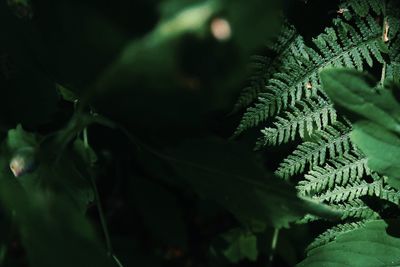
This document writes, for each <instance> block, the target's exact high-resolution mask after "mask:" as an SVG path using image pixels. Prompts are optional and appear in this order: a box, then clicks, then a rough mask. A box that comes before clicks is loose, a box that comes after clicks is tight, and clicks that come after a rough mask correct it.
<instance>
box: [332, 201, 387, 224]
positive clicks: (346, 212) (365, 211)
mask: <svg viewBox="0 0 400 267" xmlns="http://www.w3.org/2000/svg"><path fill="white" fill-rule="evenodd" d="M331 207H332V208H334V209H337V210H340V211H342V213H343V215H342V218H341V219H342V220H346V219H350V218H353V219H371V220H372V219H378V218H380V216H379V214H378V213H377V212H375V211H374V210H372V209H371V208H370V207H368V206H367V205H366V204H365V203H364V202H363V201H362V200H361V199H355V200H352V201H350V202H347V203H343V204H336V205H335V204H334V205H331Z"/></svg>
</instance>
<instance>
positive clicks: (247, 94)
mask: <svg viewBox="0 0 400 267" xmlns="http://www.w3.org/2000/svg"><path fill="white" fill-rule="evenodd" d="M302 43H303V39H302V38H301V37H300V36H299V35H298V34H297V31H296V29H295V28H294V27H293V25H291V24H289V23H288V22H285V23H284V25H283V26H282V29H281V31H280V34H279V35H278V38H277V39H276V40H275V42H272V43H271V44H270V45H268V46H267V48H268V50H270V52H271V53H272V54H274V56H272V57H263V56H253V57H252V62H253V63H252V64H251V65H250V66H251V68H252V70H251V72H252V76H251V77H250V78H249V86H247V87H246V88H245V89H243V90H242V92H241V93H240V96H239V98H238V100H237V102H236V104H235V105H234V108H233V110H232V112H231V113H236V112H238V111H239V110H241V109H242V108H244V107H247V106H248V105H250V104H251V103H253V102H254V101H255V100H256V99H257V97H258V95H259V94H260V93H261V92H263V91H265V89H264V87H265V85H266V82H267V81H268V79H269V78H270V77H271V75H272V74H273V73H274V72H276V71H277V70H278V69H279V68H281V67H282V66H283V63H284V62H285V59H286V58H287V56H288V54H289V53H290V51H291V46H292V45H294V46H298V45H301V44H302Z"/></svg>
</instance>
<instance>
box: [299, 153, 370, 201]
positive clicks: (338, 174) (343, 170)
mask: <svg viewBox="0 0 400 267" xmlns="http://www.w3.org/2000/svg"><path fill="white" fill-rule="evenodd" d="M364 174H370V170H369V168H368V167H367V158H366V157H364V156H362V155H360V154H356V155H355V156H353V155H350V154H347V155H344V156H343V157H340V158H337V159H334V160H330V161H329V163H327V164H326V165H325V166H324V167H320V166H315V167H314V168H313V169H312V170H310V171H309V173H308V174H306V175H305V176H304V179H305V180H302V181H300V182H299V185H298V186H297V190H298V191H299V193H300V194H301V195H307V196H309V195H314V194H316V193H319V192H322V191H324V190H327V189H332V188H333V187H336V188H338V187H337V186H346V185H347V184H349V183H354V182H357V181H359V180H360V179H361V178H362V177H363V176H364ZM357 192H358V191H357ZM332 193H333V194H339V192H332ZM324 198H328V199H332V200H333V199H336V197H333V196H332V195H325V197H324Z"/></svg>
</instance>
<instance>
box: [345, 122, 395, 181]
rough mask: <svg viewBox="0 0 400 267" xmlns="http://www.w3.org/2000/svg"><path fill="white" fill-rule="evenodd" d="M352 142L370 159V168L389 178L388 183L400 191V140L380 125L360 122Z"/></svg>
mask: <svg viewBox="0 0 400 267" xmlns="http://www.w3.org/2000/svg"><path fill="white" fill-rule="evenodd" d="M350 137H351V140H352V141H353V142H354V143H355V144H356V145H357V147H358V148H360V149H361V151H362V152H363V153H364V154H365V155H366V156H367V157H368V166H369V167H370V168H371V169H372V170H375V171H377V172H378V173H380V174H383V175H387V176H388V183H389V184H390V185H391V186H393V187H395V188H397V189H400V138H399V137H398V136H397V135H396V134H394V133H391V132H389V131H387V130H386V129H385V128H383V127H382V126H380V125H377V124H375V123H372V122H366V121H362V122H358V123H356V124H355V125H354V129H353V131H352V132H351V135H350Z"/></svg>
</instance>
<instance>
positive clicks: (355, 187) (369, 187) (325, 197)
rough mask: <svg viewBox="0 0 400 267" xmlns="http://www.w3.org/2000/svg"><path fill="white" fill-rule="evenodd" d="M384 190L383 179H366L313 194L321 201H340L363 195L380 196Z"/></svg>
mask: <svg viewBox="0 0 400 267" xmlns="http://www.w3.org/2000/svg"><path fill="white" fill-rule="evenodd" d="M381 192H382V180H378V181H374V182H372V183H367V182H365V181H354V182H352V183H348V184H347V185H346V186H335V187H334V188H333V189H332V190H329V191H327V192H324V193H322V194H319V195H315V196H313V199H315V200H318V201H320V202H328V203H340V202H345V201H351V200H354V199H356V198H360V197H361V196H376V197H379V196H380V195H381Z"/></svg>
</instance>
